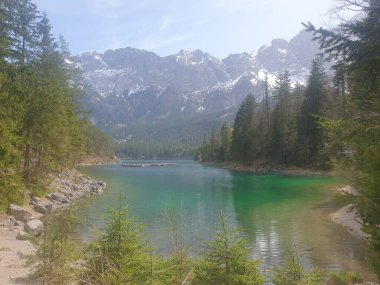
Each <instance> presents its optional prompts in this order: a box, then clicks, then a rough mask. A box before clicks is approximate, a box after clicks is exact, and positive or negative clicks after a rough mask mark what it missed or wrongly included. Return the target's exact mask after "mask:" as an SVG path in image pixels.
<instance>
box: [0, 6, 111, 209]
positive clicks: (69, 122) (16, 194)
mask: <svg viewBox="0 0 380 285" xmlns="http://www.w3.org/2000/svg"><path fill="white" fill-rule="evenodd" d="M79 82H80V74H79V73H78V69H77V68H76V64H75V61H74V58H73V57H71V56H70V53H69V50H68V48H67V44H66V43H65V42H64V40H63V39H62V38H60V39H59V41H57V40H55V39H54V37H53V36H52V33H51V25H50V24H49V19H48V18H47V15H46V14H45V13H41V12H40V11H38V8H37V6H36V5H35V4H33V2H32V1H30V0H22V1H12V0H9V1H8V0H3V1H1V2H0V208H4V207H6V206H7V205H8V204H9V203H10V202H18V203H20V202H22V200H23V198H24V196H25V190H26V189H29V190H30V191H32V192H37V191H38V192H40V191H41V190H42V189H43V188H44V181H45V179H46V177H47V176H48V174H49V173H51V172H59V171H60V170H61V169H63V168H67V167H70V168H71V167H73V166H74V165H75V164H76V163H78V162H80V161H81V159H82V158H83V157H85V156H86V155H87V154H90V155H92V154H94V153H96V154H98V155H104V156H112V154H113V153H112V149H111V145H110V142H109V140H108V138H106V137H104V136H103V135H102V134H101V133H99V131H97V130H96V129H95V128H94V127H92V126H91V125H90V124H89V123H88V121H87V120H86V112H84V109H83V108H82V107H81V106H80V104H79V98H80V97H81V95H82V91H81V87H80V85H79Z"/></svg>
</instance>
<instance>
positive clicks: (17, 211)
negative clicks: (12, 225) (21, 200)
mask: <svg viewBox="0 0 380 285" xmlns="http://www.w3.org/2000/svg"><path fill="white" fill-rule="evenodd" d="M8 212H9V214H11V215H12V216H14V217H15V218H16V220H19V221H22V222H28V221H30V220H32V219H33V215H32V214H31V213H30V212H28V211H27V210H25V209H24V208H22V207H20V206H17V205H15V204H11V205H10V206H9V211H8Z"/></svg>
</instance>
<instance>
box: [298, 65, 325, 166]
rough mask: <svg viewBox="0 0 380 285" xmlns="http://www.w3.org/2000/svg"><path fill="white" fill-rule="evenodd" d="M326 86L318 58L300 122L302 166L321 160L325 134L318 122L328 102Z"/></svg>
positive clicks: (313, 66) (310, 77)
mask: <svg viewBox="0 0 380 285" xmlns="http://www.w3.org/2000/svg"><path fill="white" fill-rule="evenodd" d="M325 85H326V84H325V75H324V70H323V64H322V60H321V58H316V59H314V60H313V63H312V67H311V72H310V75H309V79H308V84H307V87H306V91H305V100H304V101H303V104H302V106H301V110H300V116H299V122H298V140H299V146H300V152H299V161H300V163H301V164H302V165H311V164H315V163H316V162H317V160H318V159H319V160H321V157H320V151H321V149H322V147H323V145H322V144H323V133H322V128H321V126H320V123H319V121H318V120H319V118H320V117H321V116H322V112H323V107H324V104H325V102H326V95H325V92H326V91H325V88H326V87H325Z"/></svg>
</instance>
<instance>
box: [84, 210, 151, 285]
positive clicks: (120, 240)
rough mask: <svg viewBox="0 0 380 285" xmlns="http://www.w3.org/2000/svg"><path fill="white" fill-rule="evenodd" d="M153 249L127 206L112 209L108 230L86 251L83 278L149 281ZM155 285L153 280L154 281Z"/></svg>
mask: <svg viewBox="0 0 380 285" xmlns="http://www.w3.org/2000/svg"><path fill="white" fill-rule="evenodd" d="M149 249H150V248H149V247H148V246H147V245H146V244H145V243H144V242H143V235H142V231H141V225H139V224H137V223H136V222H135V221H134V220H133V219H131V218H129V216H128V210H127V209H120V210H118V211H113V212H112V214H111V217H110V220H109V221H108V224H107V228H106V231H105V232H104V233H103V234H102V236H101V237H100V239H99V240H97V241H94V242H92V243H90V244H89V246H88V247H87V249H86V250H85V257H84V268H83V270H82V272H81V277H80V278H81V279H82V280H84V281H85V282H87V283H90V284H94V285H95V284H99V285H100V284H115V285H116V284H117V285H122V284H136V285H137V284H149V283H148V281H149V280H150V279H151V275H150V274H149V272H152V270H151V262H150V261H149V260H151V258H150V254H149V251H150V250H149ZM153 284H154V283H153Z"/></svg>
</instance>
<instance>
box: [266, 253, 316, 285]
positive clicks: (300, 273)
mask: <svg viewBox="0 0 380 285" xmlns="http://www.w3.org/2000/svg"><path fill="white" fill-rule="evenodd" d="M272 282H273V284H275V285H301V284H302V285H322V284H323V274H322V272H321V271H320V270H319V269H313V270H311V271H310V272H306V270H305V269H304V268H303V266H302V262H301V258H300V256H299V254H298V252H297V251H296V250H294V251H288V252H287V255H286V258H285V261H284V263H283V265H282V266H280V267H279V266H277V267H275V268H274V273H273V276H272Z"/></svg>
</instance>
